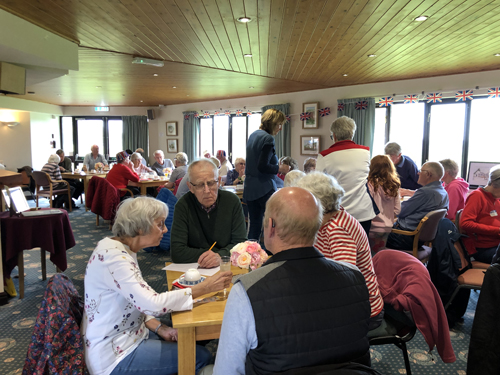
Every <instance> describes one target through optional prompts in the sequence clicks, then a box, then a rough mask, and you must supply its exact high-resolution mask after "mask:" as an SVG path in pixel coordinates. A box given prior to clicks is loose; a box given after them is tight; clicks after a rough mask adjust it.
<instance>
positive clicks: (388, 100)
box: [378, 96, 394, 107]
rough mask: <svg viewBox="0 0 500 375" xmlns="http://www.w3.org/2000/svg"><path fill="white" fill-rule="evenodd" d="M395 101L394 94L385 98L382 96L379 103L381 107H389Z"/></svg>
mask: <svg viewBox="0 0 500 375" xmlns="http://www.w3.org/2000/svg"><path fill="white" fill-rule="evenodd" d="M393 101H394V100H392V96H387V97H385V98H380V100H379V101H378V104H379V105H380V106H381V107H389V106H390V105H392V102H393Z"/></svg>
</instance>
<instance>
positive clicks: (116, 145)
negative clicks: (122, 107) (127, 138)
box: [106, 120, 134, 159]
mask: <svg viewBox="0 0 500 375" xmlns="http://www.w3.org/2000/svg"><path fill="white" fill-rule="evenodd" d="M108 130H109V155H108V156H107V157H106V158H107V159H109V156H115V155H116V154H117V153H119V152H120V151H123V121H122V120H109V121H108ZM132 151H134V150H132Z"/></svg>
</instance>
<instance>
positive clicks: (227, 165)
mask: <svg viewBox="0 0 500 375" xmlns="http://www.w3.org/2000/svg"><path fill="white" fill-rule="evenodd" d="M215 157H216V158H217V160H219V161H220V168H219V177H224V176H226V175H227V172H229V171H230V170H232V169H233V165H232V164H231V162H230V161H229V160H227V159H226V151H224V150H219V151H217V155H216V156H215Z"/></svg>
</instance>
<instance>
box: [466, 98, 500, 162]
mask: <svg viewBox="0 0 500 375" xmlns="http://www.w3.org/2000/svg"><path fill="white" fill-rule="evenodd" d="M471 104H472V108H471V116H470V131H469V153H468V160H469V161H487V162H492V163H498V162H500V155H499V154H498V140H499V139H500V99H485V100H476V99H474V100H473V101H472V103H471Z"/></svg>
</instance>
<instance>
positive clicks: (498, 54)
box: [28, 53, 500, 94]
mask: <svg viewBox="0 0 500 375" xmlns="http://www.w3.org/2000/svg"><path fill="white" fill-rule="evenodd" d="M493 56H496V57H500V53H495V54H494V55H493ZM28 94H29V93H28Z"/></svg>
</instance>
